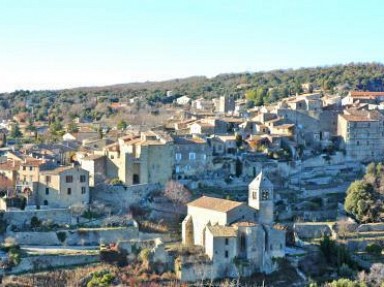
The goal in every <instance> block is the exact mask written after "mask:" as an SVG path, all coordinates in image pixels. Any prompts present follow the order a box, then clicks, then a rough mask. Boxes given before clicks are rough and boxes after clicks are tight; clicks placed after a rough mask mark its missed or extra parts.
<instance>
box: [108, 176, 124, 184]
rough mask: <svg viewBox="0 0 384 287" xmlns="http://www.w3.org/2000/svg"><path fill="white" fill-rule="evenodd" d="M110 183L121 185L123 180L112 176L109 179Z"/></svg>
mask: <svg viewBox="0 0 384 287" xmlns="http://www.w3.org/2000/svg"><path fill="white" fill-rule="evenodd" d="M110 183H111V184H112V185H121V184H123V182H122V181H121V180H120V179H119V178H117V177H116V178H113V179H111V182H110Z"/></svg>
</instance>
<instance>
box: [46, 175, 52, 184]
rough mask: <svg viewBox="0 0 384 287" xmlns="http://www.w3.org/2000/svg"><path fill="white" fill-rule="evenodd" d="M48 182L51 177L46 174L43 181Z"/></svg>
mask: <svg viewBox="0 0 384 287" xmlns="http://www.w3.org/2000/svg"><path fill="white" fill-rule="evenodd" d="M50 182H51V177H50V176H48V175H47V176H46V177H45V183H50Z"/></svg>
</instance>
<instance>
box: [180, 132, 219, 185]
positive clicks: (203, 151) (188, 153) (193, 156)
mask: <svg viewBox="0 0 384 287" xmlns="http://www.w3.org/2000/svg"><path fill="white" fill-rule="evenodd" d="M174 140H175V170H174V171H175V177H176V178H177V179H181V178H190V177H192V176H199V175H201V174H203V173H206V172H207V171H208V170H210V169H211V161H212V159H211V157H212V152H211V149H210V147H209V145H208V143H207V141H206V140H203V139H201V138H198V137H192V138H191V137H176V138H175V139H174Z"/></svg>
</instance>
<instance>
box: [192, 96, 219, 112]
mask: <svg viewBox="0 0 384 287" xmlns="http://www.w3.org/2000/svg"><path fill="white" fill-rule="evenodd" d="M192 109H194V110H200V111H209V112H211V111H212V110H213V109H214V103H213V102H212V101H210V100H206V99H204V98H199V99H196V100H193V101H192Z"/></svg>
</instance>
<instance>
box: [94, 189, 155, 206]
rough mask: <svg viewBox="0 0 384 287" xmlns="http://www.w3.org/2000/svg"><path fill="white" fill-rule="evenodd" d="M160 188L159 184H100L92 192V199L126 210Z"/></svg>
mask: <svg viewBox="0 0 384 287" xmlns="http://www.w3.org/2000/svg"><path fill="white" fill-rule="evenodd" d="M158 189H160V185H158V184H138V185H132V186H123V185H117V186H112V185H98V186H97V187H95V188H94V190H93V192H92V201H100V202H103V203H105V204H107V205H109V206H111V207H112V209H113V211H116V212H118V211H121V210H126V209H128V208H129V206H130V205H132V204H137V203H139V202H140V201H141V200H143V199H144V198H145V197H146V196H147V195H148V194H149V193H150V192H152V191H155V190H158Z"/></svg>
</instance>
